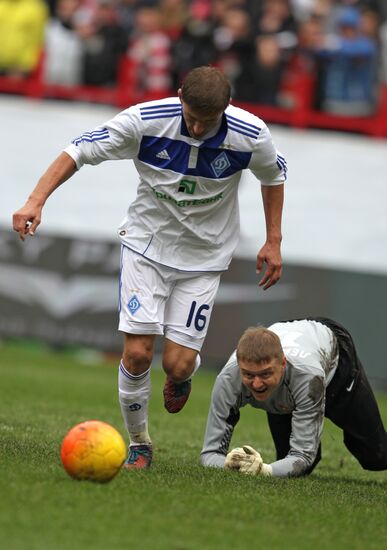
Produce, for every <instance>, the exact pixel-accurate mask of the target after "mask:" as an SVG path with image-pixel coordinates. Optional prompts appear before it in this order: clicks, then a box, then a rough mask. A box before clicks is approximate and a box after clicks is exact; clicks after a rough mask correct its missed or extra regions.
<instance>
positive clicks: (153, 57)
mask: <svg viewBox="0 0 387 550" xmlns="http://www.w3.org/2000/svg"><path fill="white" fill-rule="evenodd" d="M127 55H128V58H129V60H130V62H131V65H132V71H133V73H134V75H135V77H134V80H135V85H136V87H137V89H138V90H139V91H140V92H141V94H142V95H143V97H145V98H146V99H148V100H151V99H153V98H155V99H156V98H159V97H162V96H166V95H168V94H169V93H170V90H171V85H172V80H171V72H170V71H171V42H170V40H169V38H168V36H167V35H166V34H165V33H164V32H163V31H162V30H161V18H160V9H159V8H158V7H157V6H152V5H150V6H146V5H145V6H142V7H139V8H138V9H137V11H136V18H135V31H134V33H133V37H132V40H131V42H130V45H129V49H128V53H127Z"/></svg>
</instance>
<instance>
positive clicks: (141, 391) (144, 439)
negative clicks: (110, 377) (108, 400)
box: [118, 361, 151, 445]
mask: <svg viewBox="0 0 387 550" xmlns="http://www.w3.org/2000/svg"><path fill="white" fill-rule="evenodd" d="M150 370H151V369H150V368H149V369H148V370H147V371H145V372H143V373H142V374H139V375H134V374H131V373H130V372H128V371H127V370H126V369H125V367H124V365H123V362H122V361H121V363H120V367H119V370H118V396H119V401H120V407H121V413H122V416H123V418H124V422H125V426H126V429H127V430H128V433H129V437H130V444H135V445H138V444H141V443H146V444H150V443H151V438H150V436H149V433H148V402H149V398H150V394H151V380H150Z"/></svg>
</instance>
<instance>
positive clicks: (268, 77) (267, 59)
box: [234, 34, 284, 105]
mask: <svg viewBox="0 0 387 550" xmlns="http://www.w3.org/2000/svg"><path fill="white" fill-rule="evenodd" d="M241 65H242V71H241V73H240V75H239V77H238V78H237V79H236V80H235V94H234V95H235V99H238V100H240V101H249V102H255V103H262V104H267V105H277V101H278V91H279V88H280V83H281V78H282V73H283V68H284V60H283V58H282V55H281V48H280V46H279V43H278V40H277V38H276V37H275V36H274V35H272V34H264V35H261V36H258V37H257V38H256V39H255V50H254V52H253V59H249V58H247V57H244V58H242V62H241Z"/></svg>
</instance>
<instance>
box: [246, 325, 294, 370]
mask: <svg viewBox="0 0 387 550" xmlns="http://www.w3.org/2000/svg"><path fill="white" fill-rule="evenodd" d="M236 356H237V360H238V362H239V361H243V362H245V363H258V364H259V363H269V362H270V361H271V360H272V359H277V360H278V361H282V359H283V357H284V352H283V349H282V345H281V340H280V339H279V337H278V336H277V334H275V332H272V331H271V330H268V329H267V328H265V327H262V326H258V327H249V328H248V329H247V330H245V332H244V333H243V334H242V336H241V338H240V340H239V342H238V345H237V350H236Z"/></svg>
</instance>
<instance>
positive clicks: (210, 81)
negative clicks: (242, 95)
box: [181, 66, 231, 114]
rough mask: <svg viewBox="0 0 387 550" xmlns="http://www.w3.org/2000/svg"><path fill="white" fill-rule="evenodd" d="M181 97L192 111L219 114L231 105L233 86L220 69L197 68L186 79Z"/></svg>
mask: <svg viewBox="0 0 387 550" xmlns="http://www.w3.org/2000/svg"><path fill="white" fill-rule="evenodd" d="M181 97H182V99H183V101H184V102H185V103H187V105H189V106H190V107H191V108H192V109H196V110H198V111H200V112H202V113H205V114H214V113H215V114H217V113H220V112H222V111H224V110H225V109H226V107H227V106H228V104H229V103H230V97H231V84H230V81H229V80H228V78H227V77H226V75H224V74H223V73H222V71H220V70H219V69H217V68H215V67H210V66H204V67H197V68H196V69H192V71H190V72H189V73H188V74H187V76H186V77H185V79H184V81H183V84H182V86H181Z"/></svg>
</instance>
